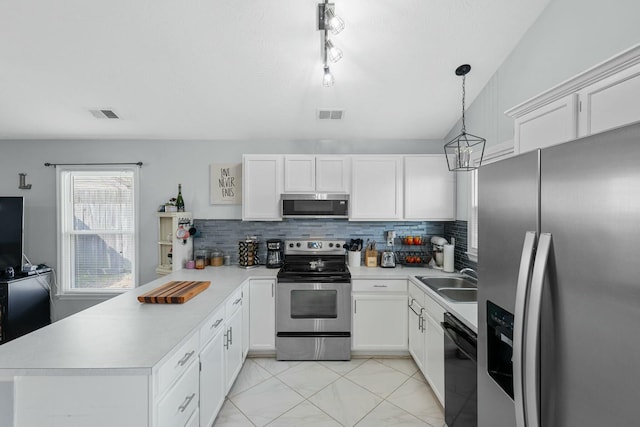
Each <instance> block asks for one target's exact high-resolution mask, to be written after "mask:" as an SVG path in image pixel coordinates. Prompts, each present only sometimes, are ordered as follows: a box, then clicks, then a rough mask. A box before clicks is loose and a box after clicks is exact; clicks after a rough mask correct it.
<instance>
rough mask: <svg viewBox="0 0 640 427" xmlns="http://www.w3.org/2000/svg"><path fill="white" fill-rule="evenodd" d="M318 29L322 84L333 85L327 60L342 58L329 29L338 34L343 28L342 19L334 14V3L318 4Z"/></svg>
mask: <svg viewBox="0 0 640 427" xmlns="http://www.w3.org/2000/svg"><path fill="white" fill-rule="evenodd" d="M318 30H320V31H322V33H321V34H320V41H321V45H322V52H321V53H322V64H323V67H324V75H323V77H322V84H323V85H324V86H333V83H334V82H335V80H334V78H333V74H331V71H330V70H329V65H328V61H329V60H330V61H332V62H338V61H339V60H340V58H342V50H341V49H340V48H338V47H336V46H335V45H334V44H333V42H332V41H331V40H330V39H329V31H331V33H332V34H338V33H339V32H341V31H342V30H344V21H343V20H342V19H341V18H340V17H339V16H337V15H336V14H335V5H334V4H333V3H329V1H328V0H325V2H324V3H319V4H318Z"/></svg>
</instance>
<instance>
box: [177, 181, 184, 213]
mask: <svg viewBox="0 0 640 427" xmlns="http://www.w3.org/2000/svg"><path fill="white" fill-rule="evenodd" d="M176 208H178V212H184V199H183V198H182V184H178V197H176Z"/></svg>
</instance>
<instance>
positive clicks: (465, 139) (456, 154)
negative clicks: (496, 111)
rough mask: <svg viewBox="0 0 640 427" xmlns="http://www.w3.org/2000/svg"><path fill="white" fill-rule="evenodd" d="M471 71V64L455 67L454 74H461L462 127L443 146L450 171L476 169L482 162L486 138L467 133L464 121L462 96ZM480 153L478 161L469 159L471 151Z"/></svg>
mask: <svg viewBox="0 0 640 427" xmlns="http://www.w3.org/2000/svg"><path fill="white" fill-rule="evenodd" d="M469 71H471V65H469V64H463V65H461V66H459V67H458V68H456V76H462V129H461V131H460V134H459V135H458V136H456V137H455V138H453V139H452V140H451V141H449V142H447V143H446V144H445V146H444V154H445V155H446V156H447V165H448V166H449V170H450V171H455V172H467V171H472V170H474V169H478V168H479V167H480V165H481V164H482V156H483V155H484V145H485V143H486V142H487V140H486V139H484V138H481V137H479V136H475V135H472V134H470V133H467V129H466V127H465V123H464V118H465V117H464V109H465V108H464V97H465V82H466V78H467V74H468V73H469ZM477 152H479V153H480V157H479V159H478V163H477V164H474V163H475V162H472V160H471V154H472V153H477Z"/></svg>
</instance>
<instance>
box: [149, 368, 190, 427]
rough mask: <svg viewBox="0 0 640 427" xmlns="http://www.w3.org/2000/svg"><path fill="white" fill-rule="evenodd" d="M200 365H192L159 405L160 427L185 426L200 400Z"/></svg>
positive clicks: (158, 423)
mask: <svg viewBox="0 0 640 427" xmlns="http://www.w3.org/2000/svg"><path fill="white" fill-rule="evenodd" d="M198 371H199V364H198V363H191V366H190V367H189V369H187V372H185V374H184V375H183V376H182V377H181V378H180V379H179V380H178V382H177V383H176V384H175V385H174V386H173V387H171V389H170V390H169V391H168V392H167V394H166V395H165V396H164V397H163V398H162V400H161V401H160V403H159V404H158V422H157V425H158V427H178V426H180V427H181V426H185V425H186V424H187V421H189V418H190V417H191V414H193V413H194V411H195V410H196V409H197V408H198V401H199V400H200V398H199V395H200V387H199V384H200V381H199V378H198Z"/></svg>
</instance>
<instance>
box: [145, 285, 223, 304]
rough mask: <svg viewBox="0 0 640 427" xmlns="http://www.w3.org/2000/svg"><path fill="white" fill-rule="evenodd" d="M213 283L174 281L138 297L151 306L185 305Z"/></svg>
mask: <svg viewBox="0 0 640 427" xmlns="http://www.w3.org/2000/svg"><path fill="white" fill-rule="evenodd" d="M210 284H211V282H193V281H192V282H181V281H173V282H169V283H165V284H164V285H162V286H158V287H157V288H155V289H154V290H152V291H149V292H147V293H144V294H142V295H140V296H138V301H140V302H146V303H151V304H183V303H184V302H186V301H189V300H190V299H191V298H193V297H195V296H196V295H198V294H199V293H200V292H202V291H204V290H205V289H207V288H208V287H209V285H210Z"/></svg>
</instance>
